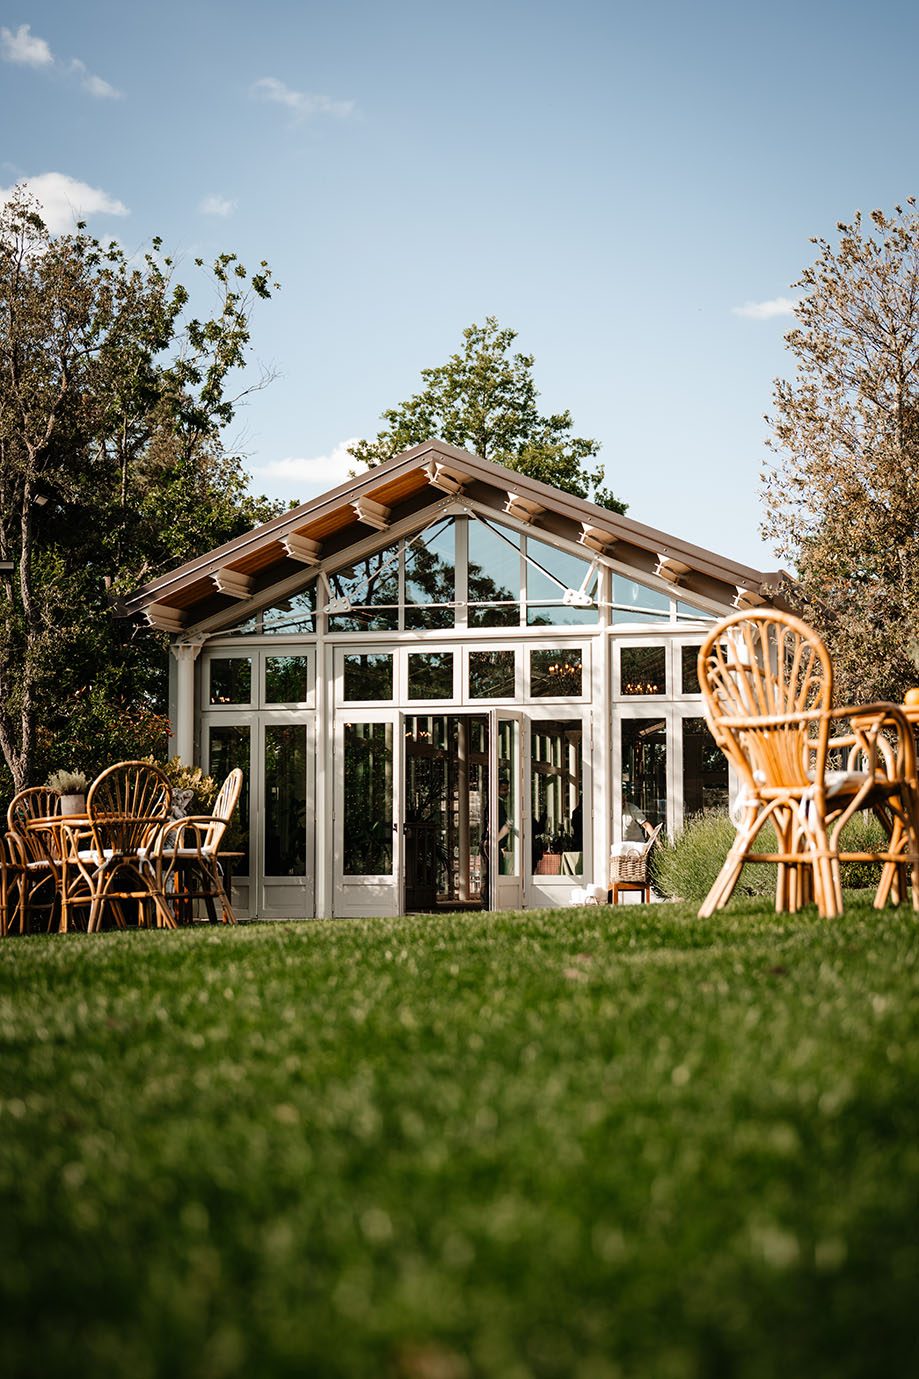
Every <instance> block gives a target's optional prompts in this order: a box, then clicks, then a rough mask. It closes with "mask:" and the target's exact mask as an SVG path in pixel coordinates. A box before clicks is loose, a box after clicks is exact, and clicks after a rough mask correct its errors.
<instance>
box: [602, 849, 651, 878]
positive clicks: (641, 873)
mask: <svg viewBox="0 0 919 1379" xmlns="http://www.w3.org/2000/svg"><path fill="white" fill-rule="evenodd" d="M609 879H610V884H612V883H613V882H614V881H647V879H648V854H647V853H646V852H641V853H634V852H627V853H624V854H623V855H622V856H621V857H611V858H610V859H609Z"/></svg>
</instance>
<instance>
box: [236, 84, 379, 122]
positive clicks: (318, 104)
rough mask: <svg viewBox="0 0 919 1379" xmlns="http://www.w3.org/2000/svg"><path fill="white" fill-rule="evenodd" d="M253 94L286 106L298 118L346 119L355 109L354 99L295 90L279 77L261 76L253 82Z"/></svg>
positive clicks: (260, 98)
mask: <svg viewBox="0 0 919 1379" xmlns="http://www.w3.org/2000/svg"><path fill="white" fill-rule="evenodd" d="M252 95H253V96H255V98H256V99H257V100H261V101H271V102H272V103H273V104H275V105H283V106H285V107H286V108H287V109H288V110H290V111H291V112H292V114H293V115H294V116H295V117H296V118H297V119H298V120H305V119H307V118H308V117H309V116H310V115H336V116H338V118H339V119H345V118H347V116H348V115H352V114H353V113H354V109H355V104H354V101H333V100H330V99H329V97H328V96H319V95H314V94H312V93H311V92H308V91H293V90H291V88H290V87H289V86H285V85H284V82H283V81H278V79H277V77H260V78H259V80H258V81H257V82H255V83H253V86H252Z"/></svg>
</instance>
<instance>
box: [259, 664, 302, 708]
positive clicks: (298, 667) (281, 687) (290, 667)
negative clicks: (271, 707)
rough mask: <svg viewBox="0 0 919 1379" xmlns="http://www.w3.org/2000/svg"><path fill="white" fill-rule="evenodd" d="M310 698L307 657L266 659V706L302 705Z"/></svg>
mask: <svg viewBox="0 0 919 1379" xmlns="http://www.w3.org/2000/svg"><path fill="white" fill-rule="evenodd" d="M308 698H309V682H308V679H307V661H306V657H305V656H266V657H265V703H266V704H302V703H303V702H304V701H305V700H306V699H308Z"/></svg>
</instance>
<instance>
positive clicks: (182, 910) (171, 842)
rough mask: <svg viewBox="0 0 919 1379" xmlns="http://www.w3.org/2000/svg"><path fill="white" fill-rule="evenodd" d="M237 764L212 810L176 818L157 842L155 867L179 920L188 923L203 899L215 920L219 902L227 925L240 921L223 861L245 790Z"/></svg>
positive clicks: (212, 919)
mask: <svg viewBox="0 0 919 1379" xmlns="http://www.w3.org/2000/svg"><path fill="white" fill-rule="evenodd" d="M242 783H243V773H242V771H241V770H240V768H239V767H238V766H236V767H234V769H233V770H232V771H231V772H230V774H229V775H228V776H227V778H226V780H225V781H224V782H223V785H222V786H221V787H220V790H219V792H218V794H217V798H216V799H215V801H214V805H213V808H212V810H211V812H210V814H190V815H186V816H185V817H183V818H179V819H171V820H170V821H169V822H168V823H167V824H166V825H165V827H164V828H163V830H162V832H161V833H160V835H159V839H158V841H157V846H156V849H155V854H154V857H153V859H152V860H153V866H154V869H155V874H156V885H157V889H158V891H159V892H160V894H161V895H163V896H165V897H166V899H167V900H168V901H169V902H171V903H172V905H173V907H174V911H175V912H176V914H177V916H178V918H180V919H181V920H183V921H184V922H186V923H189V922H190V921H191V918H192V912H193V908H194V902H195V901H196V900H203V901H204V905H205V908H206V909H207V914H208V918H209V919H210V921H211V923H212V924H213V923H216V922H217V908H216V905H215V903H214V902H215V900H216V901H219V902H220V908H221V917H222V919H223V922H224V923H225V924H235V923H236V915H235V914H234V913H233V906H232V905H231V904H230V897H229V896H228V894H227V891H226V887H225V886H224V881H223V869H222V868H221V865H220V847H221V844H222V842H223V837H224V834H225V833H226V830H227V825H228V824H229V822H230V820H231V819H232V817H233V811H234V810H235V809H236V804H237V801H238V800H239V794H240V791H241V790H242Z"/></svg>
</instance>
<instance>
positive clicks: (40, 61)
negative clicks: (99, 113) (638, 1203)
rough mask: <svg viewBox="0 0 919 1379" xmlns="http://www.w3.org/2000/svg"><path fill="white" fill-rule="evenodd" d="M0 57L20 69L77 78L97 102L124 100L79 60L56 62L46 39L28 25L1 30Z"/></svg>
mask: <svg viewBox="0 0 919 1379" xmlns="http://www.w3.org/2000/svg"><path fill="white" fill-rule="evenodd" d="M0 57H2V58H3V59H4V61H5V62H16V63H19V65H20V66H25V67H45V68H52V69H54V70H55V71H57V72H60V73H62V74H63V75H65V76H67V75H71V76H75V77H77V78H78V79H79V82H80V85H81V86H82V88H83V90H84V91H87V92H89V94H90V95H91V96H95V97H96V98H97V99H98V100H109V101H111V100H120V99H121V92H120V91H117V90H116V89H115V87H114V86H112V84H111V82H108V81H105V80H104V78H102V77H97V76H96V75H95V74H94V73H93V72H90V71H89V69H88V68H87V66H86V63H85V62H81V61H80V59H79V58H78V57H72V58H71V59H70V61H69V62H63V61H60V60H59V59H58V58H56V57H55V56H54V54H53V53H52V51H51V48H50V46H49V45H48V43H47V42H46V41H45V39H43V38H39V37H38V36H37V35H36V34H33V33H32V31H31V28H30V26H29V25H28V24H20V25H19V28H18V29H17V30H16V32H15V33H13V32H12V30H10V29H0Z"/></svg>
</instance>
